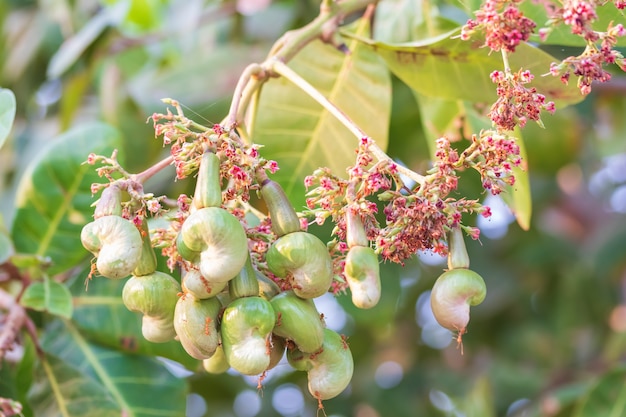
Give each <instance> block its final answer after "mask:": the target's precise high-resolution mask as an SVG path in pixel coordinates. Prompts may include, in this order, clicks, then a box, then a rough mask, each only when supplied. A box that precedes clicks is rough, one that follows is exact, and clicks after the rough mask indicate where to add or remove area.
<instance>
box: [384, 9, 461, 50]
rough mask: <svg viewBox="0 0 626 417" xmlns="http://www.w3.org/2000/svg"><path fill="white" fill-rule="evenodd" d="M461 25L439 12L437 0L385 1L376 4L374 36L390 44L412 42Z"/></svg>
mask: <svg viewBox="0 0 626 417" xmlns="http://www.w3.org/2000/svg"><path fill="white" fill-rule="evenodd" d="M456 27H458V24H457V23H455V22H453V21H450V20H447V19H444V18H442V17H441V16H440V15H439V7H437V4H435V2H431V1H425V0H383V1H380V2H379V3H378V4H377V5H376V17H375V19H374V30H373V32H374V36H373V37H374V39H376V40H378V41H383V42H388V43H400V42H410V41H413V40H417V39H423V38H428V37H431V36H436V35H439V34H441V33H444V32H448V31H450V30H452V29H455V28H456Z"/></svg>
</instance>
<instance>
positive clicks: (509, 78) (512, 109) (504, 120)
mask: <svg viewBox="0 0 626 417" xmlns="http://www.w3.org/2000/svg"><path fill="white" fill-rule="evenodd" d="M533 78H534V76H533V75H532V74H531V72H530V71H528V70H525V71H522V70H520V71H518V72H516V73H507V72H504V71H493V72H492V73H491V80H492V81H493V82H494V83H495V84H497V85H498V87H497V90H496V92H497V94H498V100H497V101H496V102H495V103H494V104H493V105H492V106H491V110H490V111H489V118H490V119H491V121H492V122H493V124H494V126H496V128H497V129H498V130H513V129H514V128H515V126H517V125H519V126H520V127H524V126H525V125H526V122H527V121H528V120H533V121H535V122H537V123H539V124H540V125H542V123H541V117H540V114H541V111H542V110H545V111H547V112H549V113H554V110H555V105H554V102H552V101H546V97H545V96H544V95H543V94H539V93H537V89H536V88H534V87H531V88H527V87H525V84H528V83H530V82H531V81H532V80H533Z"/></svg>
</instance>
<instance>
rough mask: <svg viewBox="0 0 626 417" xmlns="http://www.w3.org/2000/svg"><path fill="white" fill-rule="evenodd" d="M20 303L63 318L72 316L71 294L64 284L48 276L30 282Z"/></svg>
mask: <svg viewBox="0 0 626 417" xmlns="http://www.w3.org/2000/svg"><path fill="white" fill-rule="evenodd" d="M20 304H22V305H23V306H24V307H27V308H32V309H33V310H37V311H45V312H48V313H50V314H54V315H57V316H60V317H64V318H68V319H69V318H71V317H72V294H70V291H69V290H68V289H67V287H66V286H65V285H63V284H59V283H58V282H56V281H53V280H51V279H49V278H48V277H46V278H45V279H44V280H43V281H42V282H33V283H32V284H30V285H29V286H28V287H27V288H26V291H24V294H23V295H22V297H21V298H20Z"/></svg>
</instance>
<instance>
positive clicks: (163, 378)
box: [31, 321, 187, 417]
mask: <svg viewBox="0 0 626 417" xmlns="http://www.w3.org/2000/svg"><path fill="white" fill-rule="evenodd" d="M42 346H43V348H44V349H45V351H46V352H47V353H48V354H49V355H54V356H56V357H57V358H58V359H59V360H58V361H53V360H50V359H49V360H50V366H49V367H46V366H45V362H44V368H46V369H45V374H46V377H47V382H42V379H39V383H38V384H35V385H34V387H33V391H35V393H37V394H38V397H36V398H37V399H38V400H39V402H43V403H45V404H46V405H47V407H49V408H47V410H50V411H51V412H50V413H48V412H46V413H41V414H37V415H42V416H43V415H45V416H56V415H68V416H74V415H83V414H82V413H85V414H84V415H98V416H100V415H106V416H108V415H109V414H100V411H99V408H100V407H103V409H104V410H105V411H106V412H107V413H108V410H111V412H113V411H116V413H117V414H111V415H116V416H118V417H119V416H120V415H125V416H133V417H167V416H172V417H179V416H182V415H185V396H186V391H187V389H186V384H185V381H184V380H182V379H180V378H177V377H175V376H174V375H172V374H171V373H170V372H169V371H168V370H167V369H166V368H165V367H164V366H163V365H162V364H161V363H160V362H159V361H157V360H156V359H155V358H148V357H144V356H139V355H131V354H124V353H121V352H117V351H114V350H111V349H107V348H104V347H101V346H98V345H95V344H92V343H90V342H88V341H87V340H86V339H85V338H84V336H83V335H82V334H81V333H79V331H78V329H76V328H75V327H74V325H73V324H72V323H70V322H60V321H59V322H56V323H54V324H53V325H52V328H50V329H48V332H46V337H45V338H44V339H43V340H42ZM48 358H50V356H48ZM48 368H49V369H48ZM83 390H85V391H89V392H85V391H83ZM32 396H33V394H32V393H31V397H32ZM81 399H82V401H83V402H84V404H83V405H82V407H81V408H80V409H79V410H76V411H75V413H76V414H72V413H68V414H63V413H62V412H61V410H62V409H63V405H65V408H66V409H68V408H69V406H70V405H74V403H78V402H79V401H80V400H81ZM32 403H33V405H36V404H35V401H34V399H33V401H32ZM77 405H78V404H76V406H77Z"/></svg>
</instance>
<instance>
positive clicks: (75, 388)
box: [28, 355, 121, 417]
mask: <svg viewBox="0 0 626 417" xmlns="http://www.w3.org/2000/svg"><path fill="white" fill-rule="evenodd" d="M28 400H29V403H30V404H31V406H32V409H33V412H34V413H35V415H37V416H49V417H56V416H60V417H80V416H85V417H87V416H93V415H97V416H99V417H119V416H120V414H121V408H120V407H119V406H118V405H117V404H116V403H115V401H114V399H113V397H112V396H111V395H109V393H108V392H107V390H106V388H105V387H103V386H102V385H100V384H98V383H97V382H95V381H93V380H91V379H89V378H86V377H85V376H84V375H83V374H82V373H81V372H80V371H79V370H77V369H76V368H74V367H72V366H70V365H68V364H66V363H65V362H63V361H62V360H60V359H58V358H57V357H56V356H53V355H46V356H45V357H44V358H43V359H42V360H41V366H38V367H37V368H36V370H35V380H34V383H33V385H32V387H31V389H30V391H29V393H28Z"/></svg>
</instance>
